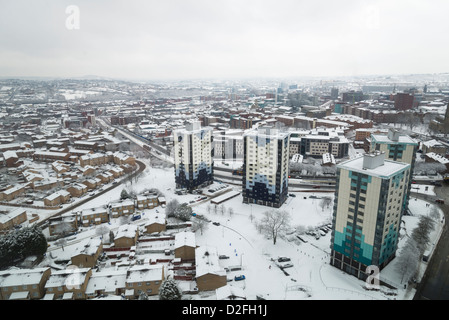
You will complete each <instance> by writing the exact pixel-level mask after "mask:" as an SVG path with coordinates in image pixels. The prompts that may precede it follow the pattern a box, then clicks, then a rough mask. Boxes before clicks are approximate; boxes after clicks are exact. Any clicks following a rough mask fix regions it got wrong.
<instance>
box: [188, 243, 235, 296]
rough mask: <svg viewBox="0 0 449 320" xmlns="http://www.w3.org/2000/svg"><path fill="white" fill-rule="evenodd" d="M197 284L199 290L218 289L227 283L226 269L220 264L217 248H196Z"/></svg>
mask: <svg viewBox="0 0 449 320" xmlns="http://www.w3.org/2000/svg"><path fill="white" fill-rule="evenodd" d="M195 264H196V285H197V287H198V290H199V291H208V290H216V289H218V288H220V287H223V286H225V285H226V284H227V279H226V271H225V270H224V269H223V267H221V266H220V264H219V259H218V253H217V249H216V248H214V247H210V246H200V247H198V248H196V249H195Z"/></svg>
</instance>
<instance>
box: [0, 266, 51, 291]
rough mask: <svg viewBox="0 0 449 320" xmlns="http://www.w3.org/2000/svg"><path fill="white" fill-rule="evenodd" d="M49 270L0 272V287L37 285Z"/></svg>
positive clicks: (10, 270) (9, 270)
mask: <svg viewBox="0 0 449 320" xmlns="http://www.w3.org/2000/svg"><path fill="white" fill-rule="evenodd" d="M48 269H49V268H35V269H8V270H4V271H0V287H2V288H4V287H11V286H27V285H33V284H38V283H39V282H40V281H41V280H42V276H43V274H44V273H45V272H46V271H47V270H48Z"/></svg>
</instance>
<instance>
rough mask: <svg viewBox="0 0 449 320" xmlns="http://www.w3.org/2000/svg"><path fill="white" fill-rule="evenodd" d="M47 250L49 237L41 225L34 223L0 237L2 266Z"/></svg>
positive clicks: (38, 254) (0, 261)
mask: <svg viewBox="0 0 449 320" xmlns="http://www.w3.org/2000/svg"><path fill="white" fill-rule="evenodd" d="M46 251H47V239H46V238H45V236H44V234H43V233H42V230H41V228H40V227H38V226H36V225H34V226H31V227H25V228H22V229H20V230H15V231H12V232H10V233H8V234H6V235H4V236H1V237H0V267H3V266H9V265H12V263H14V261H17V260H21V259H24V258H26V257H28V256H31V255H37V256H40V255H43V254H44V253H45V252H46Z"/></svg>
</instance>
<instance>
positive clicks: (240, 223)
mask: <svg viewBox="0 0 449 320" xmlns="http://www.w3.org/2000/svg"><path fill="white" fill-rule="evenodd" d="M231 186H232V187H233V189H235V190H237V191H241V190H240V187H239V186H235V185H231ZM123 188H125V189H127V190H128V191H130V190H133V191H134V192H136V193H139V192H141V191H143V190H145V189H149V188H157V189H159V190H160V191H161V192H162V193H163V194H164V196H165V198H166V200H167V202H169V201H170V200H172V199H177V200H178V201H179V202H180V203H183V202H187V203H189V202H190V201H193V200H195V198H197V197H198V196H197V195H192V194H187V195H182V196H179V195H176V194H175V193H174V190H175V182H174V172H173V168H149V169H146V170H145V171H144V173H143V175H142V177H141V178H140V179H139V180H138V181H137V182H133V183H132V184H131V183H129V182H128V183H127V184H124V185H121V186H119V187H117V188H115V189H113V190H111V191H110V192H108V193H105V194H104V195H101V196H99V197H98V198H96V199H94V200H92V201H90V202H88V203H86V204H84V205H82V206H81V207H79V208H77V209H76V210H82V209H83V208H91V207H99V206H102V205H105V204H107V203H109V202H111V201H116V200H118V199H119V198H120V193H121V191H122V189H123ZM295 195H296V197H289V198H288V200H287V201H286V203H285V204H284V205H283V206H282V207H281V208H280V209H278V210H285V211H287V212H289V213H290V215H291V226H292V227H293V228H292V230H291V232H292V233H291V234H290V235H286V236H284V237H281V238H278V241H277V243H276V244H273V240H272V239H269V238H267V237H266V236H265V235H263V234H261V233H259V232H258V230H257V228H256V224H255V222H256V221H259V220H260V219H261V218H262V216H263V213H264V212H265V211H267V210H270V208H268V207H265V206H260V205H255V204H252V205H249V204H243V203H242V196H241V195H239V196H237V197H234V198H232V199H230V200H227V201H225V202H224V203H223V205H224V208H225V212H224V213H221V211H220V210H217V211H215V209H214V208H215V205H210V201H209V200H204V201H201V202H195V203H194V204H192V205H191V206H192V208H193V211H194V212H195V213H197V214H201V215H204V216H205V217H206V218H207V219H209V220H210V221H211V223H208V224H207V227H206V229H204V230H203V232H201V231H200V230H198V231H196V244H197V245H199V246H201V245H204V246H205V245H207V246H213V247H215V248H217V251H218V253H219V254H220V255H227V256H229V259H221V260H220V263H221V264H222V266H223V267H231V266H242V267H243V270H240V271H231V272H229V273H228V278H229V279H233V278H234V276H235V275H240V274H243V275H245V277H246V279H245V280H243V281H234V280H232V281H229V282H228V284H229V285H232V286H239V287H243V288H244V289H245V293H246V295H247V298H248V299H256V296H263V297H265V298H266V299H277V300H285V299H286V300H290V299H319V300H332V299H338V300H341V299H357V300H360V299H399V300H401V299H412V298H413V295H414V291H413V289H411V290H409V289H405V290H404V289H403V287H402V284H400V275H399V274H398V273H397V272H396V270H395V268H394V262H395V260H393V261H392V262H391V263H390V264H389V265H388V266H387V267H386V268H385V269H383V270H382V271H381V273H380V276H381V279H385V280H388V281H389V282H390V283H393V284H396V285H397V286H398V287H399V288H398V290H397V295H396V296H387V295H385V294H384V293H383V292H382V291H367V290H365V289H364V288H363V285H364V284H365V283H364V282H363V281H360V280H358V279H356V278H355V277H353V276H350V275H348V274H346V273H343V272H342V271H341V270H338V269H336V268H334V267H332V266H330V265H329V254H330V232H328V233H327V234H325V235H324V236H321V237H320V238H319V239H316V238H315V237H313V236H310V235H305V234H304V235H303V238H305V239H306V240H307V243H303V242H301V241H300V240H299V239H298V238H296V237H295V233H294V231H295V230H296V231H302V232H303V231H306V230H311V229H314V228H316V227H319V226H322V225H326V224H329V223H330V222H331V217H332V204H331V205H329V207H326V206H322V205H321V203H322V202H321V199H320V198H321V197H331V198H332V200H333V193H319V192H315V193H310V192H295ZM311 196H312V197H311ZM314 197H315V198H314ZM432 206H433V205H432V204H431V205H430V206H429V207H428V206H426V202H425V201H422V200H418V199H414V198H413V197H412V198H411V200H410V209H411V211H412V213H413V216H405V217H404V218H403V220H404V222H405V229H403V230H402V231H401V235H402V236H403V238H402V240H401V241H400V243H399V250H398V254H399V253H400V248H401V246H402V244H403V243H404V242H405V239H406V236H407V235H410V233H411V231H412V230H413V228H414V227H415V226H416V224H417V222H418V216H419V215H420V214H428V213H429V212H430V210H431V208H432ZM218 208H220V205H219V206H218ZM229 208H232V209H233V214H231V215H230V214H229ZM156 209H158V210H164V209H162V208H161V207H158V208H156ZM156 209H152V210H156ZM113 220H116V219H113ZM212 222H218V223H219V225H215V224H213V223H212ZM114 223H115V221H112V224H114ZM437 225H438V228H437V230H436V231H435V232H434V234H433V235H432V236H433V238H434V239H435V241H434V242H436V237H437V236H438V234H439V231H440V228H441V225H442V223H441V222H439V223H438V224H437ZM113 227H114V225H111V226H110V228H113ZM86 232H87V231H86ZM88 232H91V233H92V235H93V234H94V232H95V231H94V229H92V230H91V231H88ZM81 234H82V233H81ZM81 234H80V236H81ZM87 236H88V233H84V235H83V237H84V238H85V237H87ZM66 250H67V249H66ZM55 253H56V252H55ZM280 256H285V257H289V258H290V259H291V261H290V263H291V264H292V265H293V266H292V267H290V268H286V269H285V271H286V272H287V273H288V275H287V274H284V272H283V271H282V270H281V269H280V268H278V267H277V266H276V263H275V261H274V260H276V259H277V258H278V257H280ZM424 267H425V263H423V267H422V268H421V269H422V270H424ZM422 270H421V271H422ZM185 285H186V284H183V286H185ZM215 298H216V297H215V294H214V292H209V293H200V294H199V295H191V299H215Z"/></svg>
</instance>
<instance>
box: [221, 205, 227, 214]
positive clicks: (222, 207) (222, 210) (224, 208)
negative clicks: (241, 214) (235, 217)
mask: <svg viewBox="0 0 449 320" xmlns="http://www.w3.org/2000/svg"><path fill="white" fill-rule="evenodd" d="M220 212H221V215H224V214H225V212H226V207H225V205H224V204H222V205H220Z"/></svg>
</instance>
